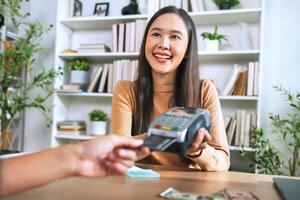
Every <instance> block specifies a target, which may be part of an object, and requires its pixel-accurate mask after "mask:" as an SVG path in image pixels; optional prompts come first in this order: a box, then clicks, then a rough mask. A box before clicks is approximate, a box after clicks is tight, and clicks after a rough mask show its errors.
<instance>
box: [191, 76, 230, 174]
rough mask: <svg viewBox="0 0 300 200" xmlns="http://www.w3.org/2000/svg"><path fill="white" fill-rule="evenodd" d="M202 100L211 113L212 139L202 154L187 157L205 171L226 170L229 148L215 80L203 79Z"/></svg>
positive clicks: (228, 162)
mask: <svg viewBox="0 0 300 200" xmlns="http://www.w3.org/2000/svg"><path fill="white" fill-rule="evenodd" d="M201 100H202V101H201V104H202V105H201V107H202V108H203V109H207V110H208V111H209V112H210V115H211V129H210V134H211V136H212V140H211V141H210V142H209V143H208V145H207V147H206V148H205V149H203V150H202V152H201V154H200V156H198V157H189V156H187V158H189V159H191V160H192V161H194V162H195V163H196V164H198V165H199V166H200V167H201V169H203V170H205V171H226V170H228V168H229V165H230V158H229V148H228V144H227V137H226V132H225V127H224V121H223V114H222V110H221V105H220V101H219V97H218V93H217V89H216V87H215V85H214V83H213V82H211V81H209V80H205V81H203V86H202V91H201Z"/></svg>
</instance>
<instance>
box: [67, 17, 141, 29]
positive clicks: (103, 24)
mask: <svg viewBox="0 0 300 200" xmlns="http://www.w3.org/2000/svg"><path fill="white" fill-rule="evenodd" d="M136 19H147V15H127V16H106V17H99V16H83V17H72V18H68V19H64V20H61V23H62V24H64V25H65V26H66V27H68V28H70V29H71V30H73V31H75V30H95V29H99V28H102V29H111V25H112V24H118V23H124V22H130V21H134V20H136Z"/></svg>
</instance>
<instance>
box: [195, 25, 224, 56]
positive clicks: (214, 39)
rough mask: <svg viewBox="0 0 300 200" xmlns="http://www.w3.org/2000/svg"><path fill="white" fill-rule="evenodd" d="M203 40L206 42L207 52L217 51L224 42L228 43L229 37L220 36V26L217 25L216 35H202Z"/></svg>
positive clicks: (206, 33)
mask: <svg viewBox="0 0 300 200" xmlns="http://www.w3.org/2000/svg"><path fill="white" fill-rule="evenodd" d="M201 36H202V38H203V40H206V51H217V50H218V49H219V45H220V44H221V41H222V40H225V41H228V36H227V35H221V34H218V26H217V25H215V31H214V33H209V32H203V33H201Z"/></svg>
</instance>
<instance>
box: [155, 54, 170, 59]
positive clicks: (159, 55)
mask: <svg viewBox="0 0 300 200" xmlns="http://www.w3.org/2000/svg"><path fill="white" fill-rule="evenodd" d="M154 56H155V57H156V58H160V59H170V58H171V56H167V55H161V54H154Z"/></svg>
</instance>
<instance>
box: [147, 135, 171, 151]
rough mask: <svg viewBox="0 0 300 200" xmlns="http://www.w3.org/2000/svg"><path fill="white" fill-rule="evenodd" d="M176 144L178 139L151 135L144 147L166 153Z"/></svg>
mask: <svg viewBox="0 0 300 200" xmlns="http://www.w3.org/2000/svg"><path fill="white" fill-rule="evenodd" d="M174 142H176V138H168V137H163V136H159V135H150V137H147V138H146V139H145V140H144V146H146V147H148V148H149V149H150V150H153V151H164V150H166V149H167V148H168V147H169V146H171V145H172V144H173V143H174Z"/></svg>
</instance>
